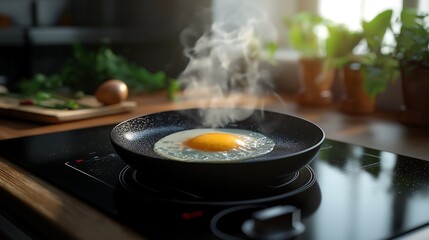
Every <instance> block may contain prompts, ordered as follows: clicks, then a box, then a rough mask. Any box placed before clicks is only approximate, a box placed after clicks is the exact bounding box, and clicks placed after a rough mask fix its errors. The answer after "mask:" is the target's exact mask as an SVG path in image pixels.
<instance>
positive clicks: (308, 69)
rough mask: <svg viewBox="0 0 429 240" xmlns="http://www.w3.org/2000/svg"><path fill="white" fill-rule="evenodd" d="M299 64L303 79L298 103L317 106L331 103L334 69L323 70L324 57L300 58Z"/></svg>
mask: <svg viewBox="0 0 429 240" xmlns="http://www.w3.org/2000/svg"><path fill="white" fill-rule="evenodd" d="M299 64H300V75H301V76H300V77H301V79H300V89H299V93H298V96H297V102H298V104H300V105H305V106H316V107H319V106H326V105H329V104H331V103H332V93H331V86H332V83H333V80H334V70H328V71H325V72H323V64H324V61H323V60H322V59H300V60H299Z"/></svg>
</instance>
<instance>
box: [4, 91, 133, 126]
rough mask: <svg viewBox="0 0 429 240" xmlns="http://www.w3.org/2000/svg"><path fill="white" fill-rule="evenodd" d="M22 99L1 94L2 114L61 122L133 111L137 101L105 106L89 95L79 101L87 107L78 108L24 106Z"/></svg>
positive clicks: (45, 121)
mask: <svg viewBox="0 0 429 240" xmlns="http://www.w3.org/2000/svg"><path fill="white" fill-rule="evenodd" d="M19 102H20V99H18V98H14V97H10V96H7V95H4V96H0V114H1V115H5V116H10V117H16V118H21V119H27V120H30V121H36V122H43V123H61V122H69V121H76V120H81V119H87V118H94V117H101V116H106V115H112V114H118V113H122V112H127V111H131V110H132V109H133V108H135V107H136V105H137V104H136V103H135V102H131V101H125V102H122V103H119V104H114V105H108V106H104V105H102V104H101V103H99V102H98V101H97V100H96V99H95V97H93V96H87V97H84V98H82V99H81V100H79V101H78V103H80V104H84V105H85V106H87V108H84V109H77V110H59V109H48V108H42V107H38V106H24V105H20V104H19Z"/></svg>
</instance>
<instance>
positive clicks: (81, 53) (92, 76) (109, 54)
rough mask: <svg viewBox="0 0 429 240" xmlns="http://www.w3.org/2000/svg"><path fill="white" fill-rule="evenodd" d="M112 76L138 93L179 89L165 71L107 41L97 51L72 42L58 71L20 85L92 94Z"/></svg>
mask: <svg viewBox="0 0 429 240" xmlns="http://www.w3.org/2000/svg"><path fill="white" fill-rule="evenodd" d="M109 79H121V80H122V81H124V82H125V83H126V84H127V86H128V87H129V88H130V89H131V90H132V91H134V92H137V93H139V92H152V91H157V90H161V89H171V90H172V91H173V90H174V91H176V90H177V88H173V87H169V85H170V84H172V82H174V81H175V80H173V79H169V78H168V77H167V76H166V74H165V73H164V72H161V71H160V72H155V73H152V72H149V71H148V70H146V69H145V68H142V67H140V66H138V65H137V64H134V63H132V62H130V61H128V60H127V59H125V58H124V57H122V56H119V55H116V54H115V53H114V52H113V51H112V50H111V49H110V48H109V47H107V46H105V45H103V46H101V47H100V48H99V49H98V50H96V51H89V50H86V49H85V48H83V47H82V46H81V45H80V44H74V45H73V54H72V57H71V58H70V59H68V60H67V62H66V63H65V65H64V66H63V67H62V69H61V70H60V71H59V73H58V74H54V75H51V76H46V75H44V74H41V73H38V74H35V75H34V76H33V78H32V79H30V80H24V81H21V82H20V84H19V87H20V89H21V91H22V92H23V93H25V94H33V95H34V94H35V93H37V92H38V91H54V90H56V89H59V88H64V87H66V88H69V89H70V90H71V91H83V92H85V93H87V94H92V93H94V91H95V90H96V89H97V87H98V86H100V85H101V83H103V82H104V81H106V80H109Z"/></svg>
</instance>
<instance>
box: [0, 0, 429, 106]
mask: <svg viewBox="0 0 429 240" xmlns="http://www.w3.org/2000/svg"><path fill="white" fill-rule="evenodd" d="M244 2H246V4H254V5H255V6H257V8H259V9H263V10H264V11H265V12H266V15H267V16H268V18H269V20H270V21H271V22H272V24H273V25H274V26H275V27H276V29H277V32H278V44H279V49H278V51H277V54H276V58H277V62H278V65H277V66H279V67H277V68H276V74H275V78H276V87H277V90H278V91H284V92H291V93H293V92H294V91H296V89H297V88H298V84H299V83H298V81H297V80H296V79H297V78H298V77H297V74H298V70H297V69H298V67H297V63H296V59H297V55H296V53H295V52H294V51H292V50H291V49H290V48H289V46H288V42H287V38H286V35H287V32H288V30H287V29H286V28H285V25H284V19H285V17H288V16H289V17H290V16H293V15H295V14H297V13H299V12H303V11H306V12H311V13H316V14H319V15H321V16H323V17H326V18H328V19H330V20H332V21H336V22H338V23H344V24H346V25H347V26H348V27H349V28H350V29H355V28H359V27H360V25H361V24H360V23H361V21H362V20H365V19H371V18H373V17H374V16H375V15H376V14H377V13H379V12H381V11H383V10H385V9H393V10H394V14H396V16H397V15H398V13H399V12H400V11H401V9H402V8H404V7H414V8H417V9H421V10H425V11H428V10H429V1H427V0H377V1H369V0H350V1H341V0H288V1H284V0H270V1H264V0H248V1H230V0H175V1H170V0H127V1H120V0H91V1H86V0H0V84H2V85H5V86H7V87H8V88H9V89H12V90H13V89H14V88H15V87H16V82H18V81H20V79H22V78H30V77H31V76H32V75H33V74H35V73H39V72H40V73H43V74H47V75H49V74H53V73H55V72H57V71H58V69H60V68H61V66H62V65H63V64H64V62H65V60H66V59H67V58H68V57H69V56H70V54H71V51H72V49H71V45H72V44H73V43H76V42H79V43H81V44H83V45H84V46H85V47H88V48H90V49H91V48H94V49H95V48H97V47H98V46H100V44H102V43H103V42H104V43H106V42H108V44H109V46H110V47H112V49H113V50H114V51H115V53H118V54H119V55H122V56H125V57H126V58H127V59H129V60H130V61H132V62H135V63H137V64H138V65H140V66H142V67H144V68H146V69H148V70H150V71H164V72H165V73H166V74H167V75H168V76H171V77H177V76H178V75H179V74H180V72H181V71H182V70H183V69H184V67H185V66H186V63H187V59H186V57H185V56H184V55H183V45H182V42H181V34H182V32H183V30H184V29H192V31H195V33H194V34H195V36H196V38H197V37H198V36H200V35H201V34H202V33H203V32H204V31H206V30H207V28H208V27H209V26H210V24H211V23H212V22H213V21H217V20H219V19H221V18H222V17H224V16H225V14H230V15H234V14H235V13H236V12H238V11H240V9H241V6H242V5H243V3H244ZM393 88H395V86H393ZM396 88H397V87H396ZM389 91H390V93H389ZM397 92H398V90H395V89H393V90H388V91H386V93H385V94H387V95H389V94H390V95H395V94H397ZM389 99H390V100H389V103H391V99H395V97H393V98H389ZM397 105H398V104H396V106H397Z"/></svg>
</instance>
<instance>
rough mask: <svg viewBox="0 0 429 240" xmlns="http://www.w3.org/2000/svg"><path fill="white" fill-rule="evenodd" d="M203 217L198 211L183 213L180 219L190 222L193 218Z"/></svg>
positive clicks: (202, 213) (201, 212)
mask: <svg viewBox="0 0 429 240" xmlns="http://www.w3.org/2000/svg"><path fill="white" fill-rule="evenodd" d="M203 215H204V212H203V211H201V210H198V211H193V212H184V213H182V218H183V220H191V219H194V218H199V217H202V216H203Z"/></svg>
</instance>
